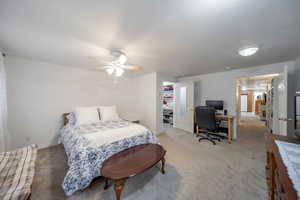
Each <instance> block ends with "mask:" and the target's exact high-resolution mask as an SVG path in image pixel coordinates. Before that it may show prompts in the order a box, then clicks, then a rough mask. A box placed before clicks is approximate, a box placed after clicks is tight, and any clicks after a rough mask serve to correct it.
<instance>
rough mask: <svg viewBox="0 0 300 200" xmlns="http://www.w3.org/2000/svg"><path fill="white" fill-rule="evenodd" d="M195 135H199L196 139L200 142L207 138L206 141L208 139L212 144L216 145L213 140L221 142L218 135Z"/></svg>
mask: <svg viewBox="0 0 300 200" xmlns="http://www.w3.org/2000/svg"><path fill="white" fill-rule="evenodd" d="M197 137H200V138H199V140H198V141H199V142H200V141H201V140H208V141H210V142H211V143H213V145H216V142H215V141H219V142H221V138H219V137H212V136H210V134H205V135H197Z"/></svg>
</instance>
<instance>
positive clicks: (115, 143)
mask: <svg viewBox="0 0 300 200" xmlns="http://www.w3.org/2000/svg"><path fill="white" fill-rule="evenodd" d="M63 118H64V126H63V127H62V129H61V130H60V138H59V140H60V142H61V143H62V144H63V145H64V148H65V151H66V154H67V157H68V165H69V169H68V172H67V174H66V176H65V178H64V181H63V183H62V188H63V190H64V192H65V194H66V195H67V196H70V195H72V194H73V193H74V192H76V191H78V190H83V189H84V188H86V187H88V186H89V184H90V183H91V182H92V180H93V179H94V178H96V177H99V176H101V168H102V165H103V163H104V161H106V160H107V159H108V158H110V157H111V156H112V155H114V154H116V153H119V152H121V151H123V150H126V149H128V148H131V147H134V146H137V145H141V144H160V143H159V140H158V139H157V137H156V136H155V134H153V133H152V132H151V131H150V130H148V129H147V128H145V127H144V126H142V125H139V124H136V123H131V122H129V121H125V120H122V119H119V120H111V121H97V122H92V123H85V124H81V125H76V124H74V118H75V116H74V113H65V114H64V115H63Z"/></svg>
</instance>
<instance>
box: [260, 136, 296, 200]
mask: <svg viewBox="0 0 300 200" xmlns="http://www.w3.org/2000/svg"><path fill="white" fill-rule="evenodd" d="M265 139H266V148H267V165H266V178H267V184H268V199H269V200H279V199H280V200H298V195H297V192H296V190H295V188H294V186H293V183H292V180H291V179H290V177H289V175H288V172H287V168H286V166H285V164H284V163H283V160H282V158H281V155H280V153H279V149H278V147H277V145H276V143H275V140H280V141H285V142H290V143H294V144H300V141H299V140H297V139H296V138H291V137H284V136H277V135H273V134H271V133H266V134H265Z"/></svg>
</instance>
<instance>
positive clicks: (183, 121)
mask: <svg viewBox="0 0 300 200" xmlns="http://www.w3.org/2000/svg"><path fill="white" fill-rule="evenodd" d="M174 108H175V109H174V127H176V128H179V129H182V130H185V131H188V132H191V133H193V132H194V82H179V83H176V84H175V107H174Z"/></svg>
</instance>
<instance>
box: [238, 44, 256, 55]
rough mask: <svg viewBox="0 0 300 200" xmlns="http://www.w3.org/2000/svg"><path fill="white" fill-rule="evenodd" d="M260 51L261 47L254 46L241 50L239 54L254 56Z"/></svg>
mask: <svg viewBox="0 0 300 200" xmlns="http://www.w3.org/2000/svg"><path fill="white" fill-rule="evenodd" d="M258 50H259V47H258V46H257V45H252V46H246V47H243V48H241V49H239V54H240V55H241V56H252V55H254V54H255V53H256V52H257V51H258Z"/></svg>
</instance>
